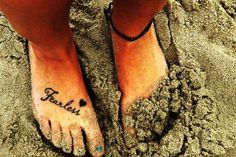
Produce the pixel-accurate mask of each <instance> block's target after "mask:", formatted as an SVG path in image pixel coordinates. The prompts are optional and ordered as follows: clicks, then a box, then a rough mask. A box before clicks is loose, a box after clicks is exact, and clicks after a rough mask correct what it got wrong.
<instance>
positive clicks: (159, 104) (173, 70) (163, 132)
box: [0, 0, 236, 157]
mask: <svg viewBox="0 0 236 157" xmlns="http://www.w3.org/2000/svg"><path fill="white" fill-rule="evenodd" d="M108 3H109V1H106V0H86V1H82V0H76V1H75V2H74V3H73V7H72V9H71V21H70V22H71V27H72V29H73V31H74V32H75V41H76V43H77V46H78V53H79V59H80V60H79V61H80V62H81V65H82V69H83V72H84V76H85V80H86V84H87V85H88V89H89V91H90V92H89V93H90V95H91V99H92V100H93V101H94V102H93V104H94V107H95V109H96V112H97V114H98V119H99V123H100V126H101V128H102V130H103V134H104V138H105V143H106V154H105V156H115V157H119V156H122V157H126V156H127V157H128V156H131V157H136V156H140V157H150V156H154V157H155V156H156V157H169V156H222V157H223V156H227V157H228V156H230V157H234V156H235V153H234V152H235V151H236V147H235V145H236V143H235V142H236V122H235V118H236V116H235V112H236V91H235V87H236V70H235V69H236V31H235V30H236V1H235V0H230V1H227V0H212V1H209V0H202V1H193V0H186V1H177V0H173V1H172V3H171V4H170V5H169V7H167V8H165V9H164V10H163V11H162V12H160V13H159V14H158V15H157V16H156V18H155V24H156V26H157V27H156V28H157V31H158V39H159V41H160V45H161V47H162V49H163V51H164V54H165V57H166V59H167V62H168V65H169V68H170V73H169V77H168V78H167V79H166V80H163V81H162V83H161V87H160V88H159V89H157V90H156V91H155V93H154V94H153V95H152V96H151V97H150V98H149V99H139V100H137V102H136V103H135V105H134V108H133V110H134V113H135V114H134V115H133V116H132V117H129V125H131V126H132V127H134V128H136V130H137V139H138V142H137V145H136V146H135V147H133V148H131V149H128V148H126V147H125V144H124V138H123V137H124V136H123V131H122V126H121V116H120V97H121V93H120V91H119V88H118V83H117V77H116V71H115V65H114V59H113V54H112V44H111V37H110V31H109V26H108V24H107V21H106V19H105V15H104V12H103V9H104V8H105V7H107V5H108ZM0 34H1V38H0V78H1V79H0V81H1V83H0V91H1V95H0V101H1V104H0V145H1V147H0V156H3V157H5V156H7V157H15V156H16V157H21V156H22V157H23V156H26V154H27V156H32V157H63V156H71V155H68V154H64V153H63V152H62V151H61V150H60V149H56V148H55V147H54V146H53V145H51V144H50V142H48V141H47V140H46V139H45V138H44V137H43V136H42V135H41V133H40V131H39V129H38V125H37V122H36V120H34V117H33V113H32V109H31V103H32V101H31V94H30V71H29V62H28V57H27V53H26V52H27V51H26V44H25V40H24V39H22V38H21V37H19V36H17V35H16V33H15V32H14V31H13V29H12V28H11V26H9V24H8V22H7V21H6V19H5V17H4V16H3V15H2V14H1V15H0ZM87 156H89V155H88V154H87Z"/></svg>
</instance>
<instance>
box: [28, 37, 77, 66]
mask: <svg viewBox="0 0 236 157" xmlns="http://www.w3.org/2000/svg"><path fill="white" fill-rule="evenodd" d="M31 46H32V48H33V50H34V55H35V56H36V58H37V59H40V60H58V61H66V60H70V59H71V57H73V56H74V54H75V53H76V48H75V44H74V41H73V38H72V35H68V36H66V37H63V38H60V39H58V40H57V39H54V40H51V41H47V42H45V43H40V44H37V43H31Z"/></svg>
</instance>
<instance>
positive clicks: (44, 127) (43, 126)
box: [39, 117, 51, 140]
mask: <svg viewBox="0 0 236 157" xmlns="http://www.w3.org/2000/svg"><path fill="white" fill-rule="evenodd" d="M39 125H40V130H41V131H42V133H43V135H44V136H45V137H46V138H47V139H48V140H50V139H51V126H50V122H49V120H48V119H47V118H45V117H41V118H40V121H39Z"/></svg>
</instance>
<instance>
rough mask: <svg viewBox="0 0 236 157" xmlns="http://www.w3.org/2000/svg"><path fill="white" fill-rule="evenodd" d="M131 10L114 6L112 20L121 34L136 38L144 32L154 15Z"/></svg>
mask: <svg viewBox="0 0 236 157" xmlns="http://www.w3.org/2000/svg"><path fill="white" fill-rule="evenodd" d="M127 8H128V9H127ZM131 8H132V7H128V6H127V7H126V8H124V7H122V6H118V5H116V4H114V7H113V11H112V17H111V18H112V22H113V24H114V26H115V27H116V28H117V30H118V31H119V32H121V33H122V34H124V35H126V36H129V37H135V36H137V35H139V34H140V33H141V32H142V31H143V30H144V28H145V27H146V26H147V25H148V23H149V22H150V20H151V18H152V17H153V15H152V14H150V15H149V13H148V11H143V10H142V11H138V10H140V9H133V8H132V9H131Z"/></svg>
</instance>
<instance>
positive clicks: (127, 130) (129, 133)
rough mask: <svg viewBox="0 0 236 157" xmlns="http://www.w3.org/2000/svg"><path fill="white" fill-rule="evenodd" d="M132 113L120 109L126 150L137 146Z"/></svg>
mask: <svg viewBox="0 0 236 157" xmlns="http://www.w3.org/2000/svg"><path fill="white" fill-rule="evenodd" d="M132 114H133V113H132V112H131V111H130V110H129V111H128V110H127V109H122V125H123V130H124V139H125V144H126V146H127V147H128V148H132V147H134V146H135V145H137V143H138V140H137V131H136V129H135V126H134V120H133V119H132Z"/></svg>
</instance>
